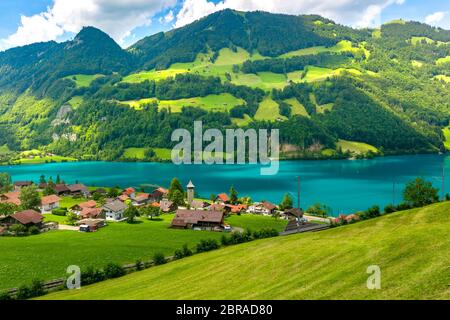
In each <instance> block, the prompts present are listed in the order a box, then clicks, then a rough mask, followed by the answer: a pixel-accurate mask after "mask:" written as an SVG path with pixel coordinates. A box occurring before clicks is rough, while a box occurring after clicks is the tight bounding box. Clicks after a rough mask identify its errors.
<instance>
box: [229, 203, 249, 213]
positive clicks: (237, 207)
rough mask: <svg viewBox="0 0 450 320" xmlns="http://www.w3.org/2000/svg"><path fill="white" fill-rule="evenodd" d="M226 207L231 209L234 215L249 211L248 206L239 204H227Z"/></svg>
mask: <svg viewBox="0 0 450 320" xmlns="http://www.w3.org/2000/svg"><path fill="white" fill-rule="evenodd" d="M226 207H228V208H230V209H231V212H233V213H238V212H241V211H242V210H244V209H247V205H245V204H238V205H232V204H227V205H226Z"/></svg>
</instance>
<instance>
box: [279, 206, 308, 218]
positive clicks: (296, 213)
mask: <svg viewBox="0 0 450 320" xmlns="http://www.w3.org/2000/svg"><path fill="white" fill-rule="evenodd" d="M282 217H283V218H284V219H286V220H296V219H301V218H303V210H301V209H298V208H293V209H287V210H284V212H283V214H282Z"/></svg>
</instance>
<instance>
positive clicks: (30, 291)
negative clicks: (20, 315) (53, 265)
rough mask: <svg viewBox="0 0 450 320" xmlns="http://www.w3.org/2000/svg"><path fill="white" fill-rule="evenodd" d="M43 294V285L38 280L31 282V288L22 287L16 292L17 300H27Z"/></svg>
mask: <svg viewBox="0 0 450 320" xmlns="http://www.w3.org/2000/svg"><path fill="white" fill-rule="evenodd" d="M44 294H45V290H44V283H43V282H42V281H40V280H33V282H32V283H31V286H27V285H23V286H21V287H20V288H19V290H18V291H17V299H18V300H27V299H31V298H34V297H39V296H42V295H44Z"/></svg>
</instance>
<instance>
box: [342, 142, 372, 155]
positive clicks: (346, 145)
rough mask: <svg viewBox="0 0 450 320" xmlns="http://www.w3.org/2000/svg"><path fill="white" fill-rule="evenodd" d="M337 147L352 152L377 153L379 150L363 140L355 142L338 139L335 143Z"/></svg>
mask: <svg viewBox="0 0 450 320" xmlns="http://www.w3.org/2000/svg"><path fill="white" fill-rule="evenodd" d="M337 147H338V148H341V149H342V151H344V152H346V151H350V152H352V153H357V154H364V153H367V152H369V151H371V152H373V153H378V152H379V150H378V149H377V148H375V147H374V146H371V145H370V144H367V143H364V142H356V141H347V140H339V141H338V143H337Z"/></svg>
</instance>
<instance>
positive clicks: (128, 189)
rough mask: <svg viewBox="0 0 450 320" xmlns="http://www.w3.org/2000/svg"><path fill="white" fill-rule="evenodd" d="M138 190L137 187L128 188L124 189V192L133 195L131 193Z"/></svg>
mask: <svg viewBox="0 0 450 320" xmlns="http://www.w3.org/2000/svg"><path fill="white" fill-rule="evenodd" d="M135 192H136V189H134V188H126V189H125V190H124V191H123V193H124V194H126V195H128V196H129V195H131V194H133V193H135Z"/></svg>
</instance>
